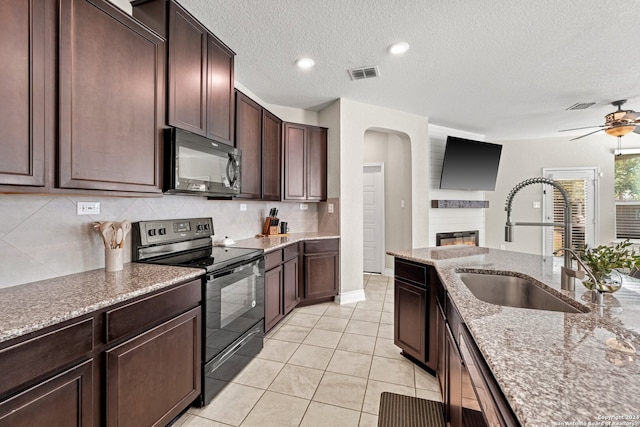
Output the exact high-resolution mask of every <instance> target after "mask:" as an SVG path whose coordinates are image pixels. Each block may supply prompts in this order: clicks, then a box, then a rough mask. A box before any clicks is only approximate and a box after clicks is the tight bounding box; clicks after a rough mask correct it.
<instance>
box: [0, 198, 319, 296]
mask: <svg viewBox="0 0 640 427" xmlns="http://www.w3.org/2000/svg"><path fill="white" fill-rule="evenodd" d="M78 201H92V202H100V214H99V215H77V214H76V204H77V202H78ZM241 204H244V205H246V211H241V210H240V205H241ZM271 207H276V208H278V210H279V214H278V216H279V218H280V219H281V220H283V221H287V222H288V223H289V227H290V229H291V232H314V231H318V208H317V204H315V203H308V204H307V208H308V209H307V210H301V209H300V204H299V203H282V202H263V201H259V202H258V201H242V200H233V201H228V200H225V201H219V200H207V199H206V198H204V197H191V196H175V195H167V196H162V197H157V198H135V197H134V198H129V197H92V196H51V195H44V196H43V195H14V194H2V195H0V218H2V221H1V222H0V288H2V287H9V286H15V285H19V284H22V283H28V282H33V281H37V280H43V279H47V278H51V277H55V276H60V275H65V274H72V273H77V272H81V271H87V270H92V269H96V268H102V267H104V254H103V248H104V246H103V244H102V240H101V239H100V237H99V236H98V234H97V233H96V232H95V231H94V230H93V229H92V228H91V223H92V222H94V221H121V220H123V219H128V220H129V221H132V222H134V221H141V220H154V219H172V218H191V217H212V218H213V223H214V231H215V239H216V240H221V239H223V238H224V237H225V236H229V237H231V238H233V239H235V240H240V239H246V238H250V237H253V236H255V235H256V234H258V233H260V232H261V229H262V224H263V221H264V217H265V216H266V215H267V214H268V213H269V209H270V208H271ZM130 261H131V241H130V239H128V241H127V242H126V246H125V262H130Z"/></svg>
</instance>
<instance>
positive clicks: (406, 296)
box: [393, 280, 427, 363]
mask: <svg viewBox="0 0 640 427" xmlns="http://www.w3.org/2000/svg"><path fill="white" fill-rule="evenodd" d="M394 287H395V303H394V310H393V312H394V334H393V337H394V344H395V345H397V346H398V347H400V348H401V349H402V351H403V352H404V353H406V354H408V355H409V356H411V357H413V358H415V359H416V360H418V361H419V362H422V363H424V362H425V358H426V343H425V338H426V334H425V323H426V317H425V315H426V303H427V290H426V288H422V287H418V286H414V285H410V284H408V283H404V282H401V281H399V280H396V281H395V285H394Z"/></svg>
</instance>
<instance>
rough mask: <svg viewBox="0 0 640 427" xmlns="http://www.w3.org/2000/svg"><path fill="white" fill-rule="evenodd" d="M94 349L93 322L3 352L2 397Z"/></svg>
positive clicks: (0, 361) (0, 364)
mask: <svg viewBox="0 0 640 427" xmlns="http://www.w3.org/2000/svg"><path fill="white" fill-rule="evenodd" d="M92 349H93V319H86V320H81V321H79V322H77V323H74V324H72V325H69V326H66V327H63V328H60V329H57V330H54V331H51V332H49V333H46V334H43V335H40V336H37V337H35V338H32V339H30V340H27V341H24V342H21V343H20V344H16V345H13V346H11V347H7V348H5V349H4V350H1V351H0V372H2V375H3V378H2V381H0V395H2V394H3V393H5V392H6V391H8V390H11V389H13V388H15V387H17V386H19V385H21V384H24V383H26V382H28V381H31V380H33V379H36V378H38V377H40V376H42V375H44V374H46V373H48V372H51V371H53V370H55V369H56V368H59V367H61V366H64V365H66V364H68V363H70V362H72V361H74V360H77V359H80V358H81V357H82V356H84V355H85V354H87V353H89V352H91V350H92Z"/></svg>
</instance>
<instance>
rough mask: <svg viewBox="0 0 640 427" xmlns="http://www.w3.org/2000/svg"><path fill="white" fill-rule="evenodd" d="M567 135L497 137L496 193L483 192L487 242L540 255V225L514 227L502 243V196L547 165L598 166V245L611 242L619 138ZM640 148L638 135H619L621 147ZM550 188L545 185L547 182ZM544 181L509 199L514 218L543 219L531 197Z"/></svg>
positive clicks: (538, 194) (538, 193)
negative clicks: (486, 202)
mask: <svg viewBox="0 0 640 427" xmlns="http://www.w3.org/2000/svg"><path fill="white" fill-rule="evenodd" d="M569 139H570V138H569V137H558V138H546V139H528V140H518V141H501V143H503V151H502V159H501V161H500V174H499V176H498V183H497V186H496V191H495V192H493V193H487V196H488V197H487V199H488V200H489V202H490V208H489V209H488V210H487V212H486V234H487V238H486V245H487V246H489V247H494V248H499V247H500V245H505V248H506V249H508V250H514V251H519V252H527V253H533V254H542V231H541V229H540V228H539V227H516V228H515V239H514V240H515V241H514V242H512V243H505V242H504V224H505V221H506V212H505V210H504V207H505V200H506V198H507V195H508V194H509V191H510V190H511V189H512V188H513V187H514V186H515V185H516V184H518V183H519V182H520V181H522V180H524V179H526V178H532V177H536V176H541V175H542V169H543V168H545V167H549V168H550V167H554V168H561V167H596V166H597V167H599V168H600V172H601V175H602V176H601V177H600V178H599V182H598V187H599V191H600V197H599V200H600V202H599V206H598V209H599V224H598V235H599V240H600V242H599V243H602V244H604V243H609V242H611V241H612V240H614V237H615V208H614V200H613V188H614V177H613V170H614V164H613V163H614V158H613V150H614V149H615V148H617V139H616V138H613V137H611V136H608V135H605V134H602V135H592V136H589V137H586V138H583V139H579V140H577V141H569ZM638 147H640V135H635V134H631V135H628V136H626V137H624V138H622V148H638ZM545 187H547V188H549V187H548V186H545ZM542 190H543V186H542V185H532V186H529V187H526V188H525V189H523V190H522V191H520V192H519V193H518V194H517V195H516V197H515V199H514V203H513V213H512V219H513V220H514V221H541V220H542V209H534V208H533V207H532V203H533V201H538V200H539V201H542V197H543V195H542Z"/></svg>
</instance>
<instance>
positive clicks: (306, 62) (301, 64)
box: [296, 58, 316, 70]
mask: <svg viewBox="0 0 640 427" xmlns="http://www.w3.org/2000/svg"><path fill="white" fill-rule="evenodd" d="M296 65H297V66H298V68H302V69H303V70H308V69H309V68H311V67H313V66H314V65H316V63H315V62H314V61H313V59H311V58H300V59H298V60H297V61H296Z"/></svg>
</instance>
